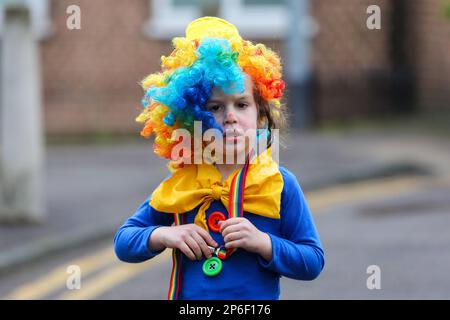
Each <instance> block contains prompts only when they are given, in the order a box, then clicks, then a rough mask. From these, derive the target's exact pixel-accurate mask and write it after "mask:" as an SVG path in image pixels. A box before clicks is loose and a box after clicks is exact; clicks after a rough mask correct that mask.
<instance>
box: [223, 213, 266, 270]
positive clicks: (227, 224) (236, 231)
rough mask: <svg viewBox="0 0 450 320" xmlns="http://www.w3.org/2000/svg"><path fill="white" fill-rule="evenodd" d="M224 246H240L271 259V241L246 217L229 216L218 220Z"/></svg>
mask: <svg viewBox="0 0 450 320" xmlns="http://www.w3.org/2000/svg"><path fill="white" fill-rule="evenodd" d="M219 226H220V231H221V232H222V236H223V239H224V241H225V248H227V249H233V248H242V249H245V250H247V251H250V252H255V253H258V254H259V255H261V256H262V257H263V258H264V259H266V260H267V261H270V260H271V259H272V241H271V240H270V237H269V235H268V234H267V233H265V232H262V231H260V230H259V229H258V228H256V227H255V226H254V225H253V224H252V223H251V222H250V221H249V220H248V219H246V218H230V219H228V220H225V221H219Z"/></svg>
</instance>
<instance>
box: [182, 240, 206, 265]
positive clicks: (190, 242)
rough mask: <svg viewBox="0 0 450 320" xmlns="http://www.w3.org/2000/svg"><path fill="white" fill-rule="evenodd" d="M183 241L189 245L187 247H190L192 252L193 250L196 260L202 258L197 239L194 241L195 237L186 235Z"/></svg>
mask: <svg viewBox="0 0 450 320" xmlns="http://www.w3.org/2000/svg"><path fill="white" fill-rule="evenodd" d="M185 242H186V244H187V245H188V246H189V248H191V250H192V252H194V254H195V258H197V260H200V259H201V258H202V250H201V249H200V246H199V245H198V243H197V241H195V239H194V238H192V237H187V238H186V240H185Z"/></svg>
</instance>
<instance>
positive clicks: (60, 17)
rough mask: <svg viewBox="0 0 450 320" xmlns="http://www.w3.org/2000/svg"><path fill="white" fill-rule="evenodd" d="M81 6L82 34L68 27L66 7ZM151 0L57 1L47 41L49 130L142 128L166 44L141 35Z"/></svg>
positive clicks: (45, 74)
mask: <svg viewBox="0 0 450 320" xmlns="http://www.w3.org/2000/svg"><path fill="white" fill-rule="evenodd" d="M71 4H76V5H79V6H80V7H81V21H82V25H81V30H68V29H67V28H66V18H67V17H68V15H67V14H66V8H67V6H69V5H71ZM148 15H149V8H148V1H146V0H133V2H132V5H130V2H127V1H118V0H95V1H92V0H53V1H52V20H53V23H54V26H55V33H54V35H53V36H52V37H50V38H49V39H48V40H47V41H45V42H43V43H42V61H43V77H44V80H43V81H44V102H45V121H46V128H47V132H48V133H50V134H54V133H80V132H91V131H119V132H120V131H130V130H137V129H138V127H139V126H138V125H137V124H135V123H134V116H135V115H137V114H138V113H139V109H140V105H139V101H140V97H141V95H142V93H143V92H142V90H141V88H140V87H139V85H138V82H139V80H140V79H142V78H143V77H144V76H145V75H146V74H148V73H150V72H153V71H155V70H156V69H157V68H158V66H159V61H160V60H159V57H160V55H161V52H162V51H167V50H168V49H164V48H165V47H168V44H167V43H160V42H157V41H149V39H147V38H145V37H144V35H143V34H142V32H141V28H142V25H143V23H144V21H145V20H146V19H147V18H148Z"/></svg>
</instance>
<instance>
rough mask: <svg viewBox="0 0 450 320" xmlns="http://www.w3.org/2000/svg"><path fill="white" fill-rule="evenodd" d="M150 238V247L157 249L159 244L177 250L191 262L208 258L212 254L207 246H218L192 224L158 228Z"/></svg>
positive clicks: (205, 233)
mask: <svg viewBox="0 0 450 320" xmlns="http://www.w3.org/2000/svg"><path fill="white" fill-rule="evenodd" d="M155 233H156V234H155ZM150 238H151V239H150V245H151V247H158V244H159V245H162V246H163V247H165V248H173V249H179V250H181V252H183V253H184V254H185V255H186V256H187V257H188V258H189V259H191V260H200V259H201V258H202V256H203V255H205V256H206V257H207V258H210V257H211V255H212V254H211V251H210V250H209V248H208V245H210V246H212V247H217V246H218V244H217V243H216V242H215V241H214V240H213V238H212V237H211V235H210V234H209V233H208V232H207V231H206V230H204V229H203V228H201V227H199V226H198V225H196V224H193V223H190V224H184V225H181V226H172V227H160V228H158V229H156V230H155V231H153V233H152V235H151V237H150Z"/></svg>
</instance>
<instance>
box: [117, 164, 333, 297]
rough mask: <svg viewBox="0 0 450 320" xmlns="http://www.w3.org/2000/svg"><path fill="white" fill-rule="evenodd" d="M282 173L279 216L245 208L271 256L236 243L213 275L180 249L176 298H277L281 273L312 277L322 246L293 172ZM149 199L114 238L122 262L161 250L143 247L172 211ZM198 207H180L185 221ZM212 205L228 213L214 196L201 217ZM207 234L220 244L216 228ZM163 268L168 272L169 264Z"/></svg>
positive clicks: (317, 270)
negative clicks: (159, 208) (269, 243)
mask: <svg viewBox="0 0 450 320" xmlns="http://www.w3.org/2000/svg"><path fill="white" fill-rule="evenodd" d="M279 170H280V173H281V175H282V177H283V182H284V185H283V190H282V193H281V209H280V219H270V218H266V217H263V216H260V215H255V214H251V213H247V212H244V217H245V218H247V219H248V220H250V221H251V222H252V223H253V224H254V225H255V226H256V227H257V228H258V229H259V230H261V231H263V232H266V233H267V234H268V235H269V236H270V239H271V241H272V260H270V261H266V260H265V259H264V258H262V257H261V256H259V255H258V254H255V253H251V252H247V251H245V250H243V249H238V250H237V251H236V252H235V253H234V254H233V255H232V256H231V257H229V258H228V259H226V260H224V261H223V268H222V271H221V272H220V273H219V274H218V275H217V276H215V277H208V276H206V275H205V274H203V272H202V265H203V263H204V261H205V258H203V259H202V260H200V261H192V260H190V259H188V258H187V257H186V256H184V255H182V261H181V266H182V269H181V284H180V292H179V299H264V300H265V299H267V300H268V299H278V298H279V295H280V277H281V276H285V277H289V278H293V279H298V280H313V279H315V278H316V277H317V276H318V275H319V274H320V272H321V271H322V269H323V266H324V251H323V249H322V245H321V242H320V239H319V236H318V233H317V230H316V227H315V225H314V222H313V218H312V216H311V213H310V210H309V208H308V205H307V203H306V200H305V197H304V195H303V192H302V190H301V188H300V186H299V184H298V182H297V179H296V177H295V176H294V175H293V174H292V173H291V172H289V171H288V170H287V169H285V168H283V167H281V166H280V167H279ZM149 199H150V197H149V198H148V199H146V200H145V202H144V203H143V204H142V205H141V206H140V207H139V209H138V210H137V211H136V213H135V214H134V215H133V216H132V217H130V218H129V219H128V220H127V221H126V222H125V224H124V225H123V226H122V227H120V229H119V230H118V232H117V234H116V236H115V238H114V243H115V251H116V255H117V256H118V258H119V259H120V260H122V261H126V262H142V261H145V260H148V259H151V258H153V257H154V256H156V255H158V254H159V253H161V252H162V251H157V252H155V251H152V250H150V249H149V248H148V239H149V237H150V236H151V234H152V232H153V231H154V230H155V229H156V228H158V227H160V226H170V225H171V224H172V223H173V221H174V218H173V215H171V214H167V213H163V212H159V211H157V210H155V209H154V208H152V207H151V206H150V205H149ZM197 209H198V208H196V209H194V210H191V211H189V212H187V213H185V223H186V224H188V223H194V218H195V215H196V213H197ZM214 211H221V212H223V213H224V214H225V216H227V210H226V208H225V207H224V206H223V204H222V203H221V202H220V201H214V202H213V203H212V204H211V206H210V208H209V209H208V210H207V211H206V218H208V217H209V215H210V214H211V213H212V212H214ZM210 234H211V236H212V238H213V239H214V240H215V241H216V242H217V243H218V244H219V245H223V243H224V241H223V237H222V235H221V234H220V233H213V232H211V231H210ZM167 272H170V270H168V271H167Z"/></svg>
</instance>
